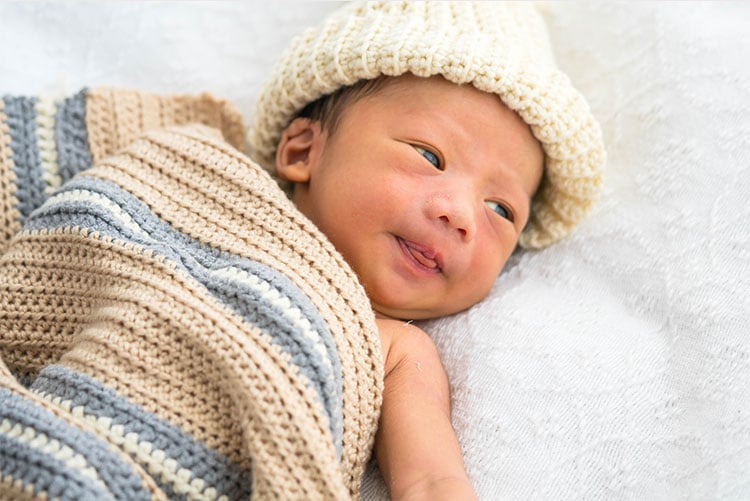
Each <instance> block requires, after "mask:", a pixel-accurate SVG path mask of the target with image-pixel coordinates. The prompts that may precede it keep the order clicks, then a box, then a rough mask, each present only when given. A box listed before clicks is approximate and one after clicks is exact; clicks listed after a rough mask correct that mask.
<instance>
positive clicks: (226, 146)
mask: <svg viewBox="0 0 750 501" xmlns="http://www.w3.org/2000/svg"><path fill="white" fill-rule="evenodd" d="M191 122H199V123H198V124H193V125H180V124H187V123H191ZM144 131H147V132H144ZM243 137H244V131H243V129H242V124H241V121H240V119H239V115H238V114H237V113H236V112H235V111H234V110H233V109H232V108H231V107H230V106H229V105H228V104H227V103H225V102H222V101H220V100H216V99H214V98H211V97H210V96H193V97H190V96H171V97H165V96H154V95H151V94H145V93H139V92H131V91H114V90H103V89H91V90H84V91H82V92H80V93H79V94H77V95H75V96H73V97H71V98H68V99H65V100H59V101H45V100H43V99H35V98H34V99H32V98H13V97H5V98H3V99H2V100H0V200H1V202H0V203H1V204H2V218H3V220H2V227H0V230H1V232H2V234H1V235H0V236H1V237H2V238H1V239H0V247H2V248H3V249H4V250H3V253H2V255H1V256H0V498H2V499H7V498H11V499H37V498H58V499H76V500H80V499H111V498H116V499H128V500H135V499H164V498H177V499H217V498H218V499H239V498H247V497H249V496H250V495H252V496H253V497H257V498H263V499H265V498H271V497H273V498H283V499H345V498H350V497H357V496H358V493H359V485H360V480H361V476H362V473H363V468H364V464H365V462H366V461H367V459H368V458H369V454H370V449H371V446H372V442H373V438H374V432H375V428H376V424H377V418H378V413H379V405H380V399H381V385H382V383H381V381H382V360H381V354H380V346H379V339H378V336H377V331H376V328H375V324H374V318H373V315H372V312H371V310H370V308H369V302H368V301H367V297H366V295H365V294H364V291H363V290H362V288H361V286H360V285H359V284H358V282H357V281H356V278H355V276H354V274H353V273H352V272H351V270H350V268H349V267H348V266H347V265H346V263H345V262H344V261H343V260H342V258H341V257H340V256H339V254H338V253H336V251H335V250H334V249H333V247H332V245H331V244H330V243H329V242H328V241H327V240H326V239H325V238H324V237H323V235H322V234H321V233H320V232H319V231H318V230H317V228H316V227H315V226H314V225H312V224H311V223H310V222H309V221H308V220H307V219H305V218H304V217H303V216H302V215H301V214H300V213H299V212H298V211H296V209H295V208H294V206H293V204H291V202H290V201H289V200H288V199H287V198H286V196H285V195H284V193H283V192H282V191H281V190H280V189H279V188H278V187H277V185H276V184H275V182H274V181H273V180H272V179H271V178H270V177H269V176H268V175H267V174H266V173H265V172H263V171H262V169H260V168H259V167H257V166H256V165H255V164H254V163H252V162H251V161H250V160H249V159H248V157H246V156H245V155H244V154H242V153H241V152H240V151H239V150H238V149H237V148H242V143H243ZM123 146H124V148H123ZM92 165H93V166H92Z"/></svg>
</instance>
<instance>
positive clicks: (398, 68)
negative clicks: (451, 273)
mask: <svg viewBox="0 0 750 501" xmlns="http://www.w3.org/2000/svg"><path fill="white" fill-rule="evenodd" d="M407 72H409V73H413V74H415V75H417V76H421V77H430V76H433V75H442V76H443V77H445V78H446V79H448V80H450V81H451V82H454V83H456V84H471V85H473V86H475V87H476V88H477V89H479V90H482V91H485V92H489V93H494V94H497V95H498V96H499V97H500V99H501V100H502V101H503V102H504V103H505V105H506V106H508V107H509V108H511V109H512V110H514V111H516V112H517V113H518V114H519V115H520V116H521V118H522V119H523V120H524V121H525V122H526V123H527V124H528V125H529V126H530V128H531V131H532V133H533V134H534V136H535V137H536V138H537V140H539V142H540V143H541V145H542V147H543V149H544V152H545V174H544V177H543V180H542V184H541V187H540V189H539V192H538V193H537V195H536V197H535V199H534V201H533V203H532V210H531V218H530V221H529V223H528V225H527V227H526V229H525V231H524V232H523V234H522V236H521V238H520V244H521V245H522V246H523V247H527V248H540V247H545V246H547V245H549V244H551V243H553V242H556V241H558V240H560V239H561V238H563V237H564V236H565V235H567V234H568V233H569V232H570V231H571V229H572V228H573V227H574V226H575V225H576V224H577V223H578V222H579V221H580V220H581V219H582V218H583V217H584V216H585V215H586V214H587V213H588V212H589V210H590V209H591V207H592V205H593V203H594V202H595V201H596V199H597V197H598V194H599V191H600V187H601V180H602V171H603V166H604V163H605V151H604V145H603V142H602V135H601V130H600V127H599V124H598V122H597V121H596V119H595V118H594V117H593V115H592V114H591V112H590V110H589V106H588V104H587V103H586V101H585V100H584V98H583V96H582V95H581V94H580V93H579V92H578V91H576V90H575V88H574V87H573V86H572V85H571V82H570V79H569V78H568V77H567V76H566V75H565V74H563V73H562V72H561V71H560V70H558V69H557V67H556V66H555V63H554V57H553V54H552V51H551V48H550V45H549V40H548V36H547V31H546V27H545V25H544V21H543V19H542V18H541V16H540V14H539V13H538V12H537V11H536V9H535V7H534V6H533V5H532V4H530V3H514V2H367V3H356V2H355V3H353V4H350V5H347V6H345V7H343V8H342V9H340V10H338V11H336V12H334V13H333V14H332V15H331V16H330V17H328V18H327V19H326V20H325V21H324V22H323V23H322V24H321V25H320V26H318V27H316V28H311V29H308V30H307V31H305V32H304V34H302V35H301V36H299V37H297V38H296V39H295V40H294V41H293V42H292V43H291V45H290V46H289V47H288V49H287V50H286V51H285V52H284V53H283V55H282V56H281V57H280V59H279V60H278V62H277V64H276V66H275V67H274V69H273V71H272V74H271V77H270V78H269V80H268V81H267V83H266V85H265V87H264V88H263V89H262V91H261V93H260V96H259V97H258V101H257V104H256V107H255V114H254V115H253V123H252V125H251V128H250V132H249V135H248V139H249V143H250V148H251V155H253V157H254V158H256V160H257V161H258V162H259V163H260V164H261V165H263V166H264V167H265V168H266V169H268V170H269V171H271V172H274V170H275V167H274V155H275V150H276V145H277V143H278V141H279V138H280V136H281V132H282V131H283V129H284V128H285V127H286V126H287V125H288V124H289V122H290V121H291V120H292V118H293V117H294V115H295V114H296V113H297V112H299V111H300V110H301V109H302V108H303V107H304V106H305V105H306V104H308V103H310V102H312V101H314V100H316V99H318V98H319V97H321V96H324V95H326V94H330V93H332V92H334V91H336V90H337V89H339V88H340V87H342V86H347V85H352V84H354V83H355V82H357V81H359V80H363V79H374V78H377V77H378V76H380V75H391V76H398V75H402V74H404V73H407ZM436 105H439V103H436ZM470 112H471V110H467V113H470Z"/></svg>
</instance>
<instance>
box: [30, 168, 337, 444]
mask: <svg viewBox="0 0 750 501" xmlns="http://www.w3.org/2000/svg"><path fill="white" fill-rule="evenodd" d="M73 226H80V227H84V228H88V229H90V230H92V231H98V232H100V233H101V234H103V235H108V236H111V237H113V238H119V239H122V240H125V241H128V242H133V243H137V244H139V245H142V246H144V247H145V248H148V249H151V250H153V251H154V252H155V253H156V254H157V255H162V256H165V257H166V258H167V259H169V260H171V261H173V262H174V263H175V264H177V266H178V267H180V268H182V269H183V270H184V271H185V272H187V273H188V274H190V275H191V276H193V277H194V278H195V279H196V280H197V281H198V282H200V283H201V284H203V285H204V286H205V287H206V288H207V289H208V290H209V291H210V292H211V293H212V294H213V295H214V296H215V297H216V298H217V299H219V300H220V301H221V302H222V303H224V304H226V305H227V306H229V307H230V308H232V309H233V310H234V311H235V312H236V313H237V314H238V315H240V316H241V317H242V318H243V320H245V321H247V322H250V323H252V324H253V325H256V326H258V327H259V328H260V329H262V330H263V332H265V333H266V334H267V335H268V336H269V337H270V338H271V340H272V342H273V343H274V344H275V345H277V346H278V347H279V348H281V349H282V350H283V351H285V352H286V353H288V354H289V355H290V356H291V359H292V362H293V363H294V364H295V365H297V366H298V367H299V369H300V372H301V373H302V374H304V376H305V377H306V378H307V380H308V381H309V382H310V384H311V386H312V388H313V389H314V390H315V392H316V394H317V396H318V398H319V401H320V402H321V404H322V407H323V409H324V410H325V412H326V413H327V415H328V419H329V426H330V430H331V434H332V438H333V443H334V444H335V446H336V450H337V452H338V454H339V455H340V454H341V447H342V434H343V416H342V412H343V403H342V375H341V363H340V359H339V357H338V352H337V351H336V347H335V342H334V340H333V337H332V336H331V333H330V331H329V330H328V327H327V326H326V324H325V321H324V320H323V319H322V317H321V315H320V314H319V312H318V311H317V309H316V308H315V306H314V305H313V304H312V302H311V301H310V300H309V298H308V297H307V296H306V295H305V294H304V293H303V292H302V291H301V290H299V288H298V287H297V286H296V285H294V283H292V281H291V280H289V279H288V278H287V277H286V276H284V275H283V274H281V273H280V272H278V271H276V270H273V269H272V268H270V267H268V266H265V265H263V264H261V263H257V262H254V261H251V260H249V259H244V258H241V257H239V256H235V255H232V254H229V253H226V252H221V251H219V250H217V249H213V248H209V247H208V246H206V245H204V244H201V243H200V242H197V241H195V240H193V239H191V238H190V237H189V236H187V235H185V234H183V233H180V232H178V231H177V230H175V229H174V228H172V227H171V226H170V225H169V224H167V223H166V222H164V221H162V220H161V219H159V218H158V217H157V216H156V215H154V214H153V213H152V212H151V211H150V210H149V209H148V207H147V206H146V205H145V204H144V203H143V202H141V201H140V200H138V199H137V198H136V197H134V196H133V195H131V194H130V193H128V192H126V191H124V190H122V189H121V188H120V187H118V186H117V185H115V184H114V183H110V182H108V181H104V180H101V179H96V178H91V177H85V176H84V177H80V178H75V179H73V180H71V181H70V182H68V183H67V184H66V185H65V186H64V187H63V188H62V190H60V191H59V192H58V193H56V194H55V196H53V197H52V198H50V200H48V202H47V203H46V204H45V205H43V206H42V207H40V208H39V209H38V210H36V211H35V212H34V213H33V214H32V217H30V218H29V220H28V221H27V223H26V229H29V230H37V229H44V228H60V227H73Z"/></svg>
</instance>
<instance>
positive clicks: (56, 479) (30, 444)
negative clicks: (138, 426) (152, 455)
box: [0, 388, 150, 500]
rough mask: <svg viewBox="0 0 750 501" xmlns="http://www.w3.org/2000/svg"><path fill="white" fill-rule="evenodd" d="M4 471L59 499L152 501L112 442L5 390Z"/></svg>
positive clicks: (0, 459) (0, 455)
mask: <svg viewBox="0 0 750 501" xmlns="http://www.w3.org/2000/svg"><path fill="white" fill-rule="evenodd" d="M0 402H2V405H0V472H2V474H3V475H9V476H11V477H12V478H14V479H15V480H20V481H21V482H23V483H24V485H32V486H34V492H35V493H46V494H47V496H48V497H49V498H52V499H55V498H56V497H57V498H60V499H70V500H79V499H91V500H98V499H109V498H111V495H109V493H111V494H113V495H114V496H115V497H117V498H118V499H133V500H140V499H143V500H147V499H150V494H149V491H148V490H147V489H146V487H145V486H143V485H142V483H141V479H140V477H139V476H138V475H137V474H136V473H135V472H133V471H132V469H131V467H130V465H129V464H128V463H126V462H124V461H123V460H122V457H121V456H120V454H118V453H117V452H115V451H113V450H112V449H110V447H109V445H108V444H107V443H104V442H101V441H99V440H97V438H96V436H94V435H93V434H91V433H90V432H86V431H83V430H81V429H79V428H77V427H75V426H73V425H71V424H69V423H68V422H66V421H64V420H62V419H59V418H58V417H56V416H55V415H54V414H53V413H52V412H50V411H48V410H46V409H44V408H42V407H41V406H38V405H36V404H34V403H33V401H31V400H29V399H26V398H23V397H20V396H18V395H16V394H13V393H11V392H10V391H9V390H7V389H5V388H0Z"/></svg>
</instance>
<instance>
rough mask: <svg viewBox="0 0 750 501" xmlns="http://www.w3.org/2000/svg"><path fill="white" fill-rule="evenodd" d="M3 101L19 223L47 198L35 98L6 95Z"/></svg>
mask: <svg viewBox="0 0 750 501" xmlns="http://www.w3.org/2000/svg"><path fill="white" fill-rule="evenodd" d="M3 102H4V105H5V110H4V113H5V115H6V117H7V120H6V123H7V124H8V129H9V130H8V132H9V135H10V138H11V143H10V148H11V150H12V151H13V164H14V167H13V171H14V173H15V175H16V193H15V195H16V198H17V199H18V211H19V212H20V213H21V222H23V221H24V219H26V218H27V217H28V216H29V214H30V213H31V211H33V210H34V209H35V208H36V207H39V206H40V205H41V204H42V203H43V202H44V200H45V199H46V194H45V192H44V188H45V183H44V179H43V178H42V166H41V159H40V156H39V147H38V145H37V133H36V109H35V106H36V102H37V99H36V98H32V97H11V96H6V97H4V98H3Z"/></svg>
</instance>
